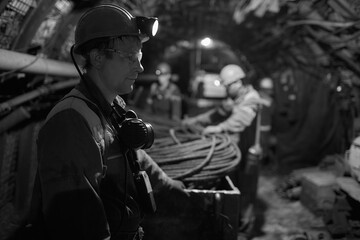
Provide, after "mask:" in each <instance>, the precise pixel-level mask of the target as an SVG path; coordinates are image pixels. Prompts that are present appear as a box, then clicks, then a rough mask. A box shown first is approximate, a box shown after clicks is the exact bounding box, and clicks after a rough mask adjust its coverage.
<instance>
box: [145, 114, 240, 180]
mask: <svg viewBox="0 0 360 240" xmlns="http://www.w3.org/2000/svg"><path fill="white" fill-rule="evenodd" d="M146 120H147V121H149V122H151V123H152V125H153V127H154V130H155V141H154V144H153V146H152V147H151V148H150V149H147V150H146V152H147V153H148V154H149V155H150V156H151V157H152V158H153V159H154V161H155V162H156V163H157V164H158V165H159V166H160V167H161V168H162V169H163V170H164V172H165V173H166V174H168V175H169V176H170V177H171V178H173V179H178V180H182V181H183V182H185V183H186V184H187V185H191V186H193V187H200V186H206V187H209V186H210V185H211V184H213V183H215V182H218V181H219V180H220V179H221V178H222V177H224V176H226V175H229V174H230V173H231V172H232V171H234V170H235V168H236V167H237V166H238V164H239V162H240V160H241V153H240V150H239V148H238V146H237V145H236V143H235V142H234V141H233V140H232V139H231V138H230V136H229V135H228V134H211V135H202V134H201V129H200V128H199V127H197V126H186V127H185V126H178V125H177V126H176V127H175V126H174V125H171V124H162V123H161V121H160V122H159V121H152V120H151V119H146ZM166 126H167V127H166Z"/></svg>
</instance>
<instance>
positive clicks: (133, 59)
mask: <svg viewBox="0 0 360 240" xmlns="http://www.w3.org/2000/svg"><path fill="white" fill-rule="evenodd" d="M104 51H109V52H114V53H116V54H118V55H119V56H120V57H122V58H125V59H127V60H129V62H130V63H132V64H134V63H137V62H141V59H142V53H141V52H137V53H126V52H123V51H119V50H117V49H113V48H106V49H104Z"/></svg>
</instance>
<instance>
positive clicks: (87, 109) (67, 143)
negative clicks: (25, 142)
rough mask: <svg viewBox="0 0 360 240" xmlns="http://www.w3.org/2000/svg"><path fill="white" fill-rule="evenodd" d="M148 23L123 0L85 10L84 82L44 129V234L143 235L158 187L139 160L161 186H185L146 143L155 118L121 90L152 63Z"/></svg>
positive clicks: (40, 201) (40, 208) (39, 206)
mask: <svg viewBox="0 0 360 240" xmlns="http://www.w3.org/2000/svg"><path fill="white" fill-rule="evenodd" d="M99 20H101V21H99ZM147 23H148V22H143V24H147ZM148 24H149V23H148ZM142 29H143V28H142V25H139V23H138V22H137V21H136V19H135V17H134V16H132V15H131V14H130V13H129V12H128V11H127V10H126V9H124V8H122V7H119V6H117V5H98V6H96V7H94V8H92V9H90V10H88V11H87V12H86V13H84V14H83V16H82V17H81V18H80V20H79V22H78V24H77V27H76V31H75V44H74V48H73V50H74V53H76V54H79V55H81V56H82V57H83V58H84V65H83V71H84V72H81V71H80V69H79V68H78V66H77V62H76V61H75V59H73V60H74V64H75V66H76V67H77V69H78V71H79V74H80V76H81V82H80V84H79V85H77V86H76V87H75V88H74V89H72V90H71V92H70V93H68V94H67V95H66V96H65V97H64V98H63V99H62V100H61V101H60V102H59V103H57V105H56V106H55V107H54V108H53V109H52V110H51V112H50V113H49V115H48V116H47V119H46V121H45V123H44V125H43V127H42V129H41V131H40V133H39V136H38V161H39V162H38V170H37V177H36V182H35V187H34V193H33V200H32V214H31V216H30V217H31V219H32V221H31V222H32V223H33V228H32V230H33V231H34V232H35V233H36V234H40V236H39V235H38V236H37V238H36V239H47V240H51V239H61V240H63V239H76V240H79V239H96V240H104V239H111V240H117V239H121V240H122V239H141V237H142V230H141V227H140V222H141V220H142V218H143V216H144V213H145V212H153V211H154V209H155V206H154V202H153V201H152V200H153V198H152V196H151V194H149V193H151V191H149V192H147V191H146V192H143V191H141V189H140V188H139V187H138V186H139V184H141V182H140V181H138V177H139V178H140V177H141V176H143V179H144V181H146V179H147V178H146V175H144V174H143V173H144V172H143V171H141V170H142V169H140V168H139V165H140V166H141V167H144V168H146V171H147V172H148V174H149V178H150V182H151V184H152V185H153V187H154V189H161V188H164V189H168V190H169V189H175V190H178V191H179V192H180V193H183V187H184V185H183V184H182V182H180V181H174V180H172V179H170V178H169V177H168V176H167V175H166V174H165V173H164V172H163V171H162V170H161V169H160V168H159V167H158V166H157V165H156V163H155V162H154V161H153V160H152V159H151V158H150V157H149V156H148V155H147V154H146V153H145V151H144V150H143V149H146V148H149V147H150V146H151V145H152V142H153V140H154V139H153V135H152V134H153V133H152V128H151V125H149V124H146V123H144V122H142V121H141V120H140V119H137V118H136V115H135V114H134V113H133V112H130V111H126V110H125V107H126V106H125V102H124V101H123V99H122V98H121V97H120V96H119V95H122V94H127V93H129V92H131V91H132V90H133V85H134V83H135V80H136V78H137V76H138V74H139V73H141V72H142V71H143V70H144V68H143V66H142V65H141V56H142V55H141V54H142V53H141V49H142V43H143V42H145V41H146V40H147V39H148V38H149V34H148V33H145V32H143V31H142ZM72 53H73V52H72ZM72 56H73V55H72ZM120 126H121V128H120ZM139 126H140V127H139ZM139 128H140V129H143V130H142V131H139ZM141 186H143V187H144V185H141ZM146 187H147V189H146V190H151V188H149V186H148V185H146ZM144 196H145V197H144ZM34 239H35V238H34Z"/></svg>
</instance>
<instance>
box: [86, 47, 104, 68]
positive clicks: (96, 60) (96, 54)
mask: <svg viewBox="0 0 360 240" xmlns="http://www.w3.org/2000/svg"><path fill="white" fill-rule="evenodd" d="M89 56H90V62H91V65H92V66H94V67H95V68H100V67H101V66H102V65H103V62H104V59H105V55H104V53H103V52H102V51H100V50H99V49H97V48H94V49H92V50H91V51H90V54H89Z"/></svg>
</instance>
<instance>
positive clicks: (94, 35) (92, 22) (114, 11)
mask: <svg viewBox="0 0 360 240" xmlns="http://www.w3.org/2000/svg"><path fill="white" fill-rule="evenodd" d="M157 28H158V20H157V18H155V17H143V16H135V17H134V16H133V15H132V14H131V13H130V12H129V11H128V10H126V9H125V8H122V7H120V6H118V5H114V4H102V5H98V6H96V7H94V8H92V9H90V10H88V11H86V12H85V13H84V14H83V15H82V16H81V18H80V19H79V21H78V24H77V26H76V30H75V44H74V52H75V53H81V52H82V50H81V47H82V46H83V45H84V44H85V43H87V42H89V41H90V40H94V39H98V38H104V37H120V36H137V37H139V39H140V40H141V42H146V41H147V40H149V38H150V37H153V36H155V34H156V32H157Z"/></svg>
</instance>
